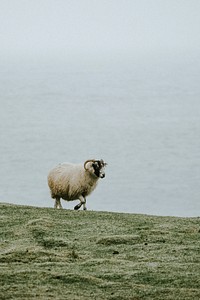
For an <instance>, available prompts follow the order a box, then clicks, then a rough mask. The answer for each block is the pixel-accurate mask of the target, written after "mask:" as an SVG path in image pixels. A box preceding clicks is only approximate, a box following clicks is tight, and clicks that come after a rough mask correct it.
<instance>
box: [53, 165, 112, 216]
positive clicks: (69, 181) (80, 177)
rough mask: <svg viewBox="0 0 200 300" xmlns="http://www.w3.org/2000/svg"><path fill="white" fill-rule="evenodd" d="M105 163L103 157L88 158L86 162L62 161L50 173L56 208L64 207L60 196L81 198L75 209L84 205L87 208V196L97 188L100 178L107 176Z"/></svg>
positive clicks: (68, 198)
mask: <svg viewBox="0 0 200 300" xmlns="http://www.w3.org/2000/svg"><path fill="white" fill-rule="evenodd" d="M106 165H107V163H105V162H104V161H103V160H102V159H101V160H95V159H89V160H86V161H85V163H84V164H72V163H62V164H59V165H58V166H56V167H55V168H53V169H52V170H51V171H50V172H49V174H48V185H49V188H50V192H51V197H52V199H55V204H54V208H58V209H59V208H62V205H61V202H60V198H62V199H64V200H66V201H73V200H77V199H79V200H80V203H79V204H77V205H76V206H75V207H74V209H75V210H78V209H79V208H81V206H82V205H83V209H84V210H86V209H87V208H86V196H88V195H89V194H91V193H92V191H93V190H94V189H95V188H96V186H97V183H98V180H99V178H104V177H105V166H106Z"/></svg>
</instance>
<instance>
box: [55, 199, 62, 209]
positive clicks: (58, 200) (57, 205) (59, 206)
mask: <svg viewBox="0 0 200 300" xmlns="http://www.w3.org/2000/svg"><path fill="white" fill-rule="evenodd" d="M54 208H62V205H61V202H60V198H56V200H55V204H54Z"/></svg>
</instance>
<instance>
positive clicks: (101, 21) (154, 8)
mask: <svg viewBox="0 0 200 300" xmlns="http://www.w3.org/2000/svg"><path fill="white" fill-rule="evenodd" d="M199 50H200V0H0V55H1V59H3V58H4V57H5V56H7V57H9V56H12V57H13V56H18V55H21V56H30V55H31V56H35V57H38V56H39V57H40V56H41V57H43V56H52V55H53V56H61V57H66V58H67V57H68V56H72V55H75V56H82V55H86V56H115V55H122V56H123V55H124V56H127V55H133V56H134V55H135V56H137V55H139V54H148V53H157V52H158V53H159V52H160V53H178V52H180V51H181V52H183V51H185V52H187V53H194V54H195V53H198V52H199Z"/></svg>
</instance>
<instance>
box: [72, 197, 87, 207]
mask: <svg viewBox="0 0 200 300" xmlns="http://www.w3.org/2000/svg"><path fill="white" fill-rule="evenodd" d="M79 200H80V203H79V204H77V205H76V206H75V207H74V209H75V210H78V209H79V208H81V206H82V205H83V209H84V210H86V209H87V208H86V206H85V203H86V199H85V198H84V197H83V196H80V197H79Z"/></svg>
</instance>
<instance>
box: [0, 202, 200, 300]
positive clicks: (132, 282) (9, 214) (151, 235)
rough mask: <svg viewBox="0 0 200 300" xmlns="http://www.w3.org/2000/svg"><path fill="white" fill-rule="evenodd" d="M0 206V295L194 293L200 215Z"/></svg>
mask: <svg viewBox="0 0 200 300" xmlns="http://www.w3.org/2000/svg"><path fill="white" fill-rule="evenodd" d="M0 210H1V241H2V243H1V251H0V272H1V276H0V299H18V298H21V299H34V298H36V297H37V298H38V299H135V300H136V299H200V218H173V217H153V216H146V215H134V214H119V213H107V212H91V211H70V210H54V209H49V208H34V207H24V206H15V205H6V204H1V205H0Z"/></svg>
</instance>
